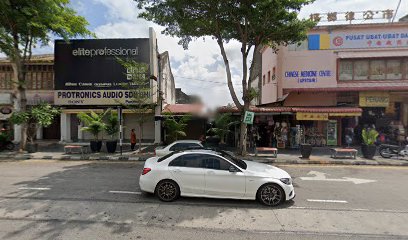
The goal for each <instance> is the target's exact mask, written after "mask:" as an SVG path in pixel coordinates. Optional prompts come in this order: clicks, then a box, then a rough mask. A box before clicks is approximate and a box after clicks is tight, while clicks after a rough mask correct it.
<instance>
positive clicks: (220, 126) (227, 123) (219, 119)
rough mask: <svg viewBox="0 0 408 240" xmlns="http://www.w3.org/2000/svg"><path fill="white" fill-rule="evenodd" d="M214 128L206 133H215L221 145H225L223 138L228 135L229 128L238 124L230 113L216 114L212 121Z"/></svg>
mask: <svg viewBox="0 0 408 240" xmlns="http://www.w3.org/2000/svg"><path fill="white" fill-rule="evenodd" d="M214 124H215V126H214V127H212V128H210V129H209V130H208V132H212V133H215V135H217V136H218V137H219V138H220V141H221V143H225V136H226V135H227V134H228V133H230V132H231V131H230V130H229V129H230V127H231V126H233V125H236V124H239V121H234V119H233V118H232V114H231V113H222V114H217V115H216V116H215V120H214Z"/></svg>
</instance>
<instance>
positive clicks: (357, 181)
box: [300, 171, 377, 184]
mask: <svg viewBox="0 0 408 240" xmlns="http://www.w3.org/2000/svg"><path fill="white" fill-rule="evenodd" d="M307 175H315V176H314V177H300V179H301V180H304V181H329V182H352V183H354V184H362V183H371V182H377V180H370V179H361V178H349V177H343V178H327V177H326V175H327V173H323V172H317V171H310V172H309V173H308V174H307Z"/></svg>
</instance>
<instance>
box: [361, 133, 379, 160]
mask: <svg viewBox="0 0 408 240" xmlns="http://www.w3.org/2000/svg"><path fill="white" fill-rule="evenodd" d="M361 136H362V138H363V143H364V144H363V145H362V146H361V151H362V152H363V157H364V158H367V159H373V158H374V155H375V152H376V150H377V146H375V141H376V140H377V137H378V132H377V131H376V130H375V129H370V130H367V129H363V131H362V133H361Z"/></svg>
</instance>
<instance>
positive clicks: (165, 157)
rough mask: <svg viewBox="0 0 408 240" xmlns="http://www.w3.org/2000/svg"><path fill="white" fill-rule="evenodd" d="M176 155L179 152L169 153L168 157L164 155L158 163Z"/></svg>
mask: <svg viewBox="0 0 408 240" xmlns="http://www.w3.org/2000/svg"><path fill="white" fill-rule="evenodd" d="M176 153H178V152H177V151H176V152H171V153H169V154H167V155H164V156H163V157H161V158H159V159H158V160H157V162H161V161H164V160H166V159H167V158H169V157H171V156H173V155H174V154H176Z"/></svg>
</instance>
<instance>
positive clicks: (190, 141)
mask: <svg viewBox="0 0 408 240" xmlns="http://www.w3.org/2000/svg"><path fill="white" fill-rule="evenodd" d="M173 143H201V142H200V141H199V140H177V141H174V142H173Z"/></svg>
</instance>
